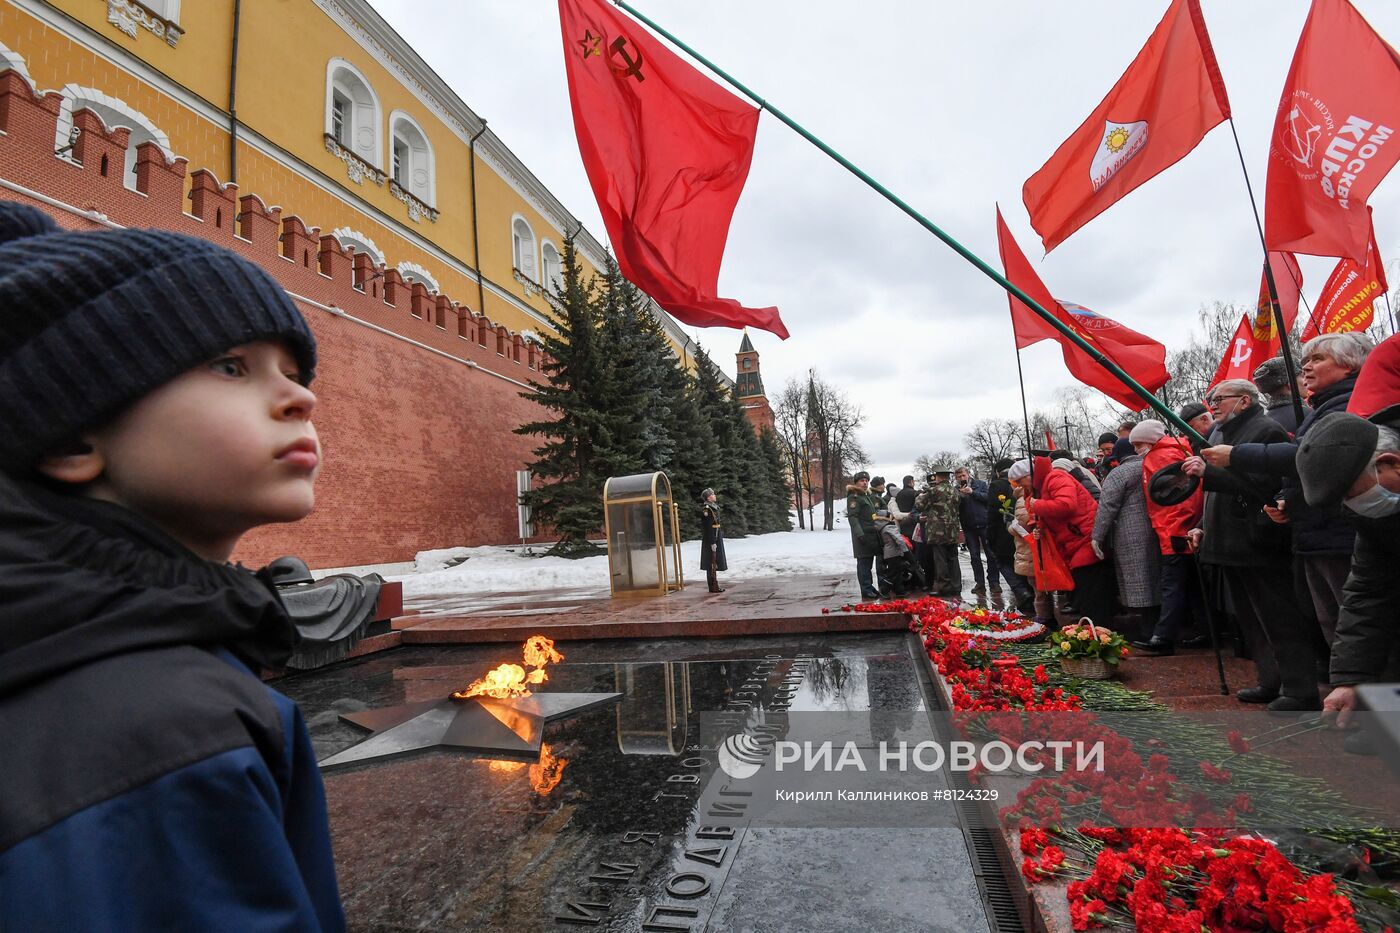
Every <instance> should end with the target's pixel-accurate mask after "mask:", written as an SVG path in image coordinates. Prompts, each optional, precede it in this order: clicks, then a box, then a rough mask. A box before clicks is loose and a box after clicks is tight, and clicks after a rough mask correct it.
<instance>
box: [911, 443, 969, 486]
mask: <svg viewBox="0 0 1400 933" xmlns="http://www.w3.org/2000/svg"><path fill="white" fill-rule="evenodd" d="M966 459H967V457H966V456H965V455H964V454H963V452H962V451H960V450H935V451H934V452H933V453H931V454H919V455H918V456H917V457H915V458H914V478H915V479H917V480H918V481H919V482H923V479H924V477H926V476H928V475H929V474H930V473H932V472H933V471H934V470H935V469H937V468H938V467H943V468H944V469H949V468H954V469H955V468H957V466H958V465H959V464H961V463H962V462H963V461H964V460H966Z"/></svg>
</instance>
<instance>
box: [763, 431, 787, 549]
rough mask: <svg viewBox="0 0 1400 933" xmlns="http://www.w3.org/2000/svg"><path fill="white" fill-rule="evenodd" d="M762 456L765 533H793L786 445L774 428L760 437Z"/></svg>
mask: <svg viewBox="0 0 1400 933" xmlns="http://www.w3.org/2000/svg"><path fill="white" fill-rule="evenodd" d="M758 447H759V451H760V453H761V457H762V459H761V472H762V473H763V479H764V487H765V488H764V498H765V502H766V508H764V510H763V514H764V516H765V521H764V527H763V530H764V531H791V530H792V487H791V486H790V485H789V483H788V478H787V454H786V453H785V452H784V451H783V445H782V442H781V441H779V440H778V435H777V433H776V432H775V431H773V429H772V428H764V429H763V430H762V431H761V432H760V433H759V435H758Z"/></svg>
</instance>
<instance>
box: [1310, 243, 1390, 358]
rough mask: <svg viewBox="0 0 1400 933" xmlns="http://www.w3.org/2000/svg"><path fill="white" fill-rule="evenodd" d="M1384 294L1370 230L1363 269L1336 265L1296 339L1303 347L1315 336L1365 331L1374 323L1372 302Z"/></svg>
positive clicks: (1345, 261) (1348, 264) (1349, 263)
mask: <svg viewBox="0 0 1400 933" xmlns="http://www.w3.org/2000/svg"><path fill="white" fill-rule="evenodd" d="M1388 290H1389V286H1388V285H1387V284H1386V281H1385V270H1384V268H1383V267H1382V266H1381V261H1380V256H1379V254H1378V251H1377V249H1376V232H1375V230H1374V229H1373V230H1372V231H1371V241H1370V243H1369V244H1367V247H1366V265H1364V266H1358V265H1357V264H1356V263H1355V262H1354V261H1352V260H1351V259H1342V260H1341V261H1340V262H1338V263H1337V266H1336V268H1334V269H1333V270H1332V274H1331V275H1330V276H1328V278H1327V284H1325V285H1323V286H1322V294H1320V295H1318V298H1317V307H1316V308H1313V313H1312V315H1311V316H1310V317H1309V318H1308V325H1307V326H1306V327H1304V328H1303V335H1302V337H1301V338H1300V339H1301V340H1302V341H1303V342H1304V343H1306V342H1307V341H1309V340H1311V339H1312V338H1314V337H1316V336H1317V335H1318V334H1333V333H1338V332H1345V331H1352V330H1365V329H1366V328H1368V327H1370V326H1371V322H1372V321H1373V320H1375V311H1374V308H1373V302H1374V301H1375V300H1376V299H1377V298H1379V297H1380V296H1381V295H1382V294H1384V293H1385V292H1386V291H1388Z"/></svg>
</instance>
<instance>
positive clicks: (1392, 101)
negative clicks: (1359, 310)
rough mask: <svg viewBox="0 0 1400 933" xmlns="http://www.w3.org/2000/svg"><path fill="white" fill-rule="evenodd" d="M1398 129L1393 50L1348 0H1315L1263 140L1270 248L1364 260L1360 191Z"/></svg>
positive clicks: (1399, 63)
mask: <svg viewBox="0 0 1400 933" xmlns="http://www.w3.org/2000/svg"><path fill="white" fill-rule="evenodd" d="M1397 128H1400V54H1397V53H1396V51H1395V50H1394V49H1393V48H1391V47H1390V44H1389V43H1387V42H1386V41H1385V40H1384V39H1382V38H1381V37H1380V36H1379V35H1377V33H1376V31H1375V30H1374V29H1372V28H1371V24H1370V23H1368V22H1366V20H1365V18H1364V17H1363V16H1362V15H1361V14H1360V13H1358V12H1357V11H1356V8H1355V7H1353V6H1352V5H1351V4H1350V3H1348V2H1347V0H1313V4H1312V9H1311V10H1309V12H1308V19H1307V22H1305V23H1304V24H1303V34H1302V35H1301V36H1300V37H1299V38H1298V48H1297V51H1295V52H1294V53H1293V64H1292V66H1291V67H1290V68H1289V70H1288V80H1287V81H1285V82H1284V85H1283V97H1282V99H1281V100H1280V101H1279V107H1278V116H1277V117H1276V118H1275V120H1274V135H1273V139H1272V140H1271V141H1270V144H1269V175H1268V180H1267V182H1266V184H1265V187H1264V238H1265V240H1266V242H1267V243H1268V244H1269V249H1271V250H1275V249H1277V250H1288V251H1290V252H1294V253H1307V254H1309V255H1312V256H1337V257H1348V258H1351V259H1354V260H1355V261H1356V262H1357V264H1358V265H1359V264H1361V263H1364V262H1365V261H1366V244H1367V241H1368V240H1369V239H1370V232H1371V219H1370V216H1369V215H1368V214H1367V213H1366V210H1365V208H1366V199H1367V198H1368V197H1370V195H1371V192H1372V191H1374V190H1375V188H1376V186H1377V185H1379V184H1380V182H1381V179H1383V178H1385V176H1386V173H1387V172H1389V171H1390V170H1391V169H1392V168H1393V167H1394V166H1395V164H1396V162H1397V161H1400V139H1396V138H1395V131H1396V129H1397Z"/></svg>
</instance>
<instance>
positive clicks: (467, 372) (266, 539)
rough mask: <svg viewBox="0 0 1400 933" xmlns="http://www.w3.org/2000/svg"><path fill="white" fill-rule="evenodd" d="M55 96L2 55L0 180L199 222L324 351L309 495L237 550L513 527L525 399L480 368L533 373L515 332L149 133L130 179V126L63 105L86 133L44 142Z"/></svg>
mask: <svg viewBox="0 0 1400 933" xmlns="http://www.w3.org/2000/svg"><path fill="white" fill-rule="evenodd" d="M59 101H60V98H59V97H58V95H57V94H54V93H40V94H35V93H34V92H33V90H32V89H31V88H30V86H29V85H28V83H27V82H25V81H24V80H23V79H22V78H20V77H19V76H18V75H16V74H15V73H14V72H13V71H5V72H0V131H3V133H0V179H4V180H6V181H8V182H11V183H13V184H16V185H19V186H22V187H24V188H27V189H30V190H32V191H35V192H37V193H39V194H42V195H44V196H47V197H49V198H53V199H55V200H57V201H61V202H63V203H64V204H65V205H71V206H73V207H76V208H79V209H83V210H95V211H98V212H100V213H102V214H104V215H106V216H107V217H108V218H110V220H112V221H114V222H116V223H118V224H121V225H123V226H141V227H160V228H164V229H168V230H175V231H178V232H181V233H188V234H192V235H195V236H202V237H206V238H208V239H210V240H213V241H215V242H218V243H221V244H223V245H225V246H228V247H229V248H231V249H233V250H235V251H237V252H239V253H241V254H242V255H244V256H247V257H248V258H249V259H252V260H253V261H255V262H258V263H259V264H261V265H262V266H263V267H264V268H266V269H268V270H269V271H270V272H271V273H272V274H273V275H274V276H275V277H276V278H277V279H278V281H280V282H281V283H282V285H283V286H284V287H285V288H287V290H288V291H289V292H291V293H292V294H293V295H295V296H301V297H302V298H303V299H309V300H302V301H299V302H298V304H299V306H300V307H301V309H302V312H303V313H304V314H305V315H306V318H307V321H308V322H309V323H310V325H311V329H312V331H313V332H314V333H315V334H316V338H317V341H318V344H319V349H320V364H319V367H318V370H317V379H316V382H315V384H314V385H313V387H312V388H313V389H314V390H315V392H316V394H317V396H318V397H319V399H320V402H319V405H318V408H317V412H316V415H315V419H314V420H315V422H316V426H317V429H318V430H319V432H320V435H321V439H322V442H323V444H324V449H325V466H324V468H323V470H322V474H321V478H320V481H319V484H318V486H317V505H316V510H315V512H313V513H312V515H311V516H309V517H308V518H306V519H305V520H303V521H301V522H298V523H296V524H293V525H279V526H270V527H267V528H262V529H258V530H257V531H255V532H253V533H252V534H250V535H248V537H247V538H246V539H245V540H244V542H243V544H242V545H241V546H240V547H239V550H238V552H237V553H236V554H235V558H236V559H238V560H242V561H244V562H245V563H248V564H250V565H258V564H262V563H265V562H266V561H268V560H270V559H272V558H274V557H277V556H279V555H282V554H296V555H298V556H300V557H302V558H303V559H304V560H306V561H307V563H309V564H310V565H311V566H312V567H337V566H351V565H357V564H369V563H385V562H394V561H403V560H409V559H411V558H412V557H413V555H414V553H415V552H417V551H419V550H423V549H426V548H435V547H448V546H454V545H468V546H470V545H479V544H492V543H502V542H509V541H513V540H516V535H517V533H518V532H517V519H516V514H517V513H516V505H515V471H516V470H518V469H523V468H524V467H525V465H526V462H527V461H528V459H529V458H530V450H531V448H532V447H533V446H534V442H533V441H532V440H531V439H529V438H523V437H520V436H517V435H515V434H514V433H512V429H513V428H514V427H515V426H516V425H518V424H521V423H522V422H524V421H525V420H527V419H531V418H534V417H538V414H539V409H537V408H535V406H534V405H533V403H531V402H529V401H528V400H526V399H522V398H521V397H520V393H521V392H522V391H524V390H523V389H522V387H521V386H519V385H516V384H513V383H512V382H509V381H506V379H501V378H497V375H492V373H495V374H498V375H503V376H507V377H509V378H510V379H513V380H516V381H517V382H527V381H529V380H530V379H531V378H532V377H535V376H536V375H537V373H536V372H535V371H533V370H532V369H531V368H530V364H531V361H532V359H533V354H532V353H530V352H528V350H529V348H528V347H526V348H525V350H524V351H523V352H521V353H519V361H518V362H517V361H516V360H515V359H514V357H515V356H516V353H515V352H514V350H515V347H516V345H517V343H518V340H519V338H518V335H508V336H507V340H506V347H507V354H508V355H506V356H502V355H499V354H497V353H496V346H497V331H498V329H499V328H498V327H497V326H495V325H492V324H491V322H489V321H487V320H485V319H484V318H483V317H481V316H480V315H478V314H474V313H473V312H472V311H471V310H470V309H468V308H467V307H465V306H463V305H461V304H458V303H456V302H454V301H452V300H450V299H449V298H447V297H445V296H433V295H430V294H428V292H427V290H426V289H425V288H424V287H423V286H422V285H421V284H415V285H413V286H412V288H411V289H410V288H408V287H407V286H406V285H405V283H404V282H403V280H402V278H401V277H400V276H399V273H398V271H397V270H395V269H392V268H390V269H387V270H386V269H385V268H384V267H382V266H376V265H375V264H374V263H373V262H372V261H371V260H370V258H369V257H367V256H363V255H356V254H354V253H353V252H351V251H348V250H342V249H341V248H340V246H339V244H338V243H337V242H336V241H335V240H334V239H333V238H332V237H329V236H325V237H322V236H320V235H319V230H318V229H317V228H315V227H312V228H310V229H308V228H307V227H306V225H305V223H304V222H303V221H302V220H301V219H300V218H297V217H295V216H283V214H282V211H281V209H280V208H274V209H272V210H269V209H267V208H266V207H265V206H264V205H263V203H262V201H261V200H260V199H258V198H257V197H256V196H254V195H243V196H240V195H239V193H238V189H237V186H234V185H221V184H220V183H219V182H218V181H217V180H216V179H215V178H214V177H213V175H211V174H210V173H209V172H207V171H204V170H202V169H201V170H197V171H195V172H193V173H192V174H191V175H190V177H189V179H188V182H187V179H186V164H185V162H184V160H183V159H177V160H176V161H175V162H174V164H167V163H166V161H165V158H164V156H163V155H162V154H161V153H160V150H159V149H158V148H157V147H156V146H155V145H154V144H150V143H148V144H145V145H143V146H141V147H140V150H139V151H140V158H139V161H138V169H137V187H138V190H137V191H131V190H128V189H126V188H125V187H123V185H122V181H121V173H122V164H123V161H122V160H123V153H124V151H125V148H126V144H127V132H126V130H115V131H112V132H111V133H108V132H107V130H106V128H105V127H104V126H103V125H102V122H101V121H100V120H99V119H98V118H97V117H96V116H95V115H93V114H92V113H91V112H89V111H86V110H80V111H78V112H77V113H76V114H74V121H75V124H76V125H78V126H79V127H80V128H82V130H83V132H82V135H81V137H80V139H79V143H78V145H77V146H76V147H75V149H74V150H73V153H72V155H73V157H74V159H76V160H77V161H78V162H79V163H81V164H74V163H73V162H71V161H68V160H65V159H61V158H59V157H57V156H55V155H54V153H53V141H54V133H55V126H56V121H57V114H58V107H59ZM103 156H106V158H107V165H108V172H107V174H106V175H105V176H104V175H103V174H102V173H101V168H100V167H101V165H102V158H103ZM187 184H188V188H189V195H188V197H187V196H186V193H185V192H186V186H187ZM0 198H5V199H11V200H24V201H28V202H29V203H34V204H36V205H37V206H39V207H41V208H43V209H45V210H47V211H49V212H50V213H51V214H52V215H53V216H54V218H55V220H57V221H58V223H59V224H61V225H62V226H65V227H70V228H78V229H82V228H91V229H96V228H98V227H100V226H102V224H101V223H100V222H99V221H97V220H88V219H85V218H83V217H81V216H77V215H75V214H73V213H72V212H70V211H66V210H63V209H62V208H58V207H55V206H53V205H49V204H45V203H42V202H41V201H39V200H36V199H34V198H28V197H25V196H24V195H23V194H21V193H17V192H15V191H13V190H11V189H9V188H0ZM187 202H188V210H189V213H188V214H187V213H185V210H186V207H187ZM356 282H361V283H363V285H364V290H363V291H361V290H358V289H356V288H355V283H356ZM316 304H320V305H324V306H328V307H333V308H335V309H339V310H340V311H342V312H344V314H345V315H350V316H352V317H354V318H357V319H359V320H360V321H365V322H368V323H370V324H373V325H376V326H377V327H380V328H383V329H384V330H387V331H390V332H391V333H389V334H386V333H381V332H379V331H377V330H375V329H373V328H371V327H367V326H365V325H364V324H361V323H356V322H355V321H353V320H350V319H348V318H347V317H344V316H341V315H338V314H336V313H335V312H334V311H330V310H325V309H324V308H320V307H317V306H316ZM395 334H397V335H400V336H402V337H407V338H409V339H411V340H413V341H417V342H418V343H419V344H423V345H425V346H426V347H431V348H432V349H431V350H430V349H425V348H424V347H422V346H415V345H414V344H412V343H408V342H406V341H405V340H403V339H399V337H396V336H393V335H395ZM483 337H484V338H485V339H484V342H485V344H486V346H482V345H481V343H482V342H483V341H482V338H483ZM433 350H437V351H440V352H436V353H435V352H433ZM442 354H448V355H450V356H451V357H456V359H449V358H448V357H447V356H444V355H442ZM463 361H466V362H463ZM468 363H470V364H474V366H472V365H468Z"/></svg>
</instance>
